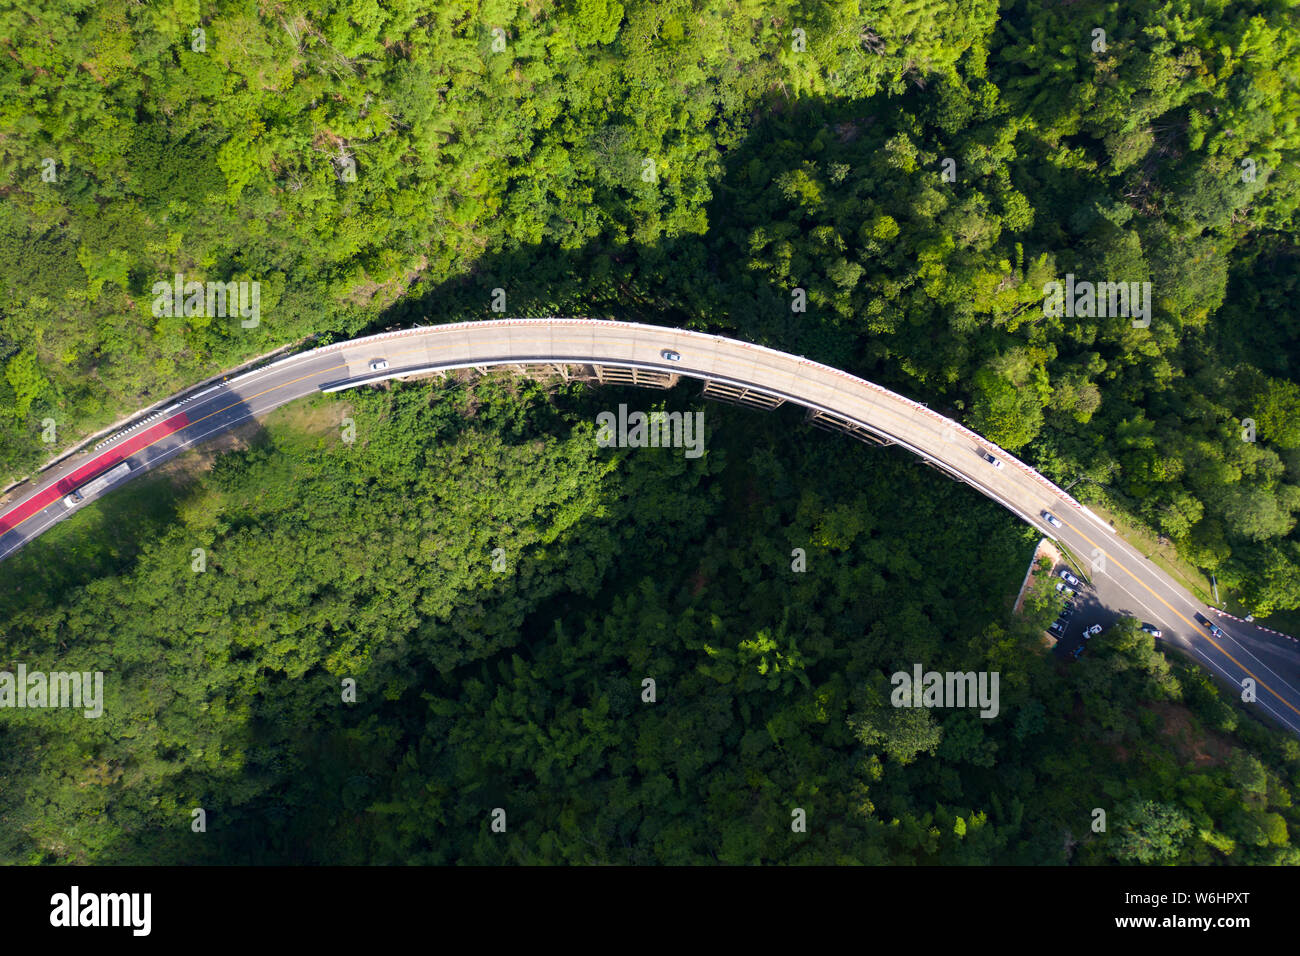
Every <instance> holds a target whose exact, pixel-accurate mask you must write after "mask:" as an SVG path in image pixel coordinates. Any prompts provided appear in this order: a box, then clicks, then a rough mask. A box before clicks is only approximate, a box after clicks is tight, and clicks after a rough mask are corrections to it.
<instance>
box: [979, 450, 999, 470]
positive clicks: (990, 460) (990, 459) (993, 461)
mask: <svg viewBox="0 0 1300 956" xmlns="http://www.w3.org/2000/svg"><path fill="white" fill-rule="evenodd" d="M980 457H981V458H983V459H984V460H985V461H987V462H988V463H989V464H990V465H992V466H993V467H994V468H1001V467H1002V462H1001V461H999V460H998V459H996V458H994V457H993V456H992V455H990V454H989V453H988V452H986V451H981V452H980Z"/></svg>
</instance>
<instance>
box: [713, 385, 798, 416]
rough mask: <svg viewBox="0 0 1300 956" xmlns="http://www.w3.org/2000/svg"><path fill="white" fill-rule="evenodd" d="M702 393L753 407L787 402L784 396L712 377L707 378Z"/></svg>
mask: <svg viewBox="0 0 1300 956" xmlns="http://www.w3.org/2000/svg"><path fill="white" fill-rule="evenodd" d="M700 394H701V395H703V396H704V397H705V398H711V399H714V400H715V401H719V402H730V403H731V404H733V405H749V406H751V407H753V408H762V409H768V410H770V409H773V408H778V407H780V406H781V405H784V404H785V399H784V398H778V397H777V396H775V395H769V394H767V393H766V392H757V391H755V390H754V389H752V388H746V387H745V386H743V385H728V384H726V383H725V382H715V381H712V380H711V379H706V380H705V382H704V391H703V392H701V393H700Z"/></svg>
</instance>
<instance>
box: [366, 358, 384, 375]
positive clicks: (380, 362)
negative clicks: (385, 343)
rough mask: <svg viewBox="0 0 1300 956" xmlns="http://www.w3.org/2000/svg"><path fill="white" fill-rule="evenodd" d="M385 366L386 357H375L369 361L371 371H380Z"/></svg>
mask: <svg viewBox="0 0 1300 956" xmlns="http://www.w3.org/2000/svg"><path fill="white" fill-rule="evenodd" d="M386 368H388V360H387V359H375V360H374V361H373V362H371V363H370V371H372V372H382V371H383V370H384V369H386Z"/></svg>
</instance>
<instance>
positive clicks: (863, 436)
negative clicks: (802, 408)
mask: <svg viewBox="0 0 1300 956" xmlns="http://www.w3.org/2000/svg"><path fill="white" fill-rule="evenodd" d="M805 421H807V422H808V424H809V425H812V426H813V427H814V428H820V429H822V430H823V431H828V432H839V433H840V434H842V435H849V436H852V437H853V438H856V439H858V440H859V441H865V442H870V443H872V444H874V445H881V446H883V447H886V448H887V447H888V446H890V445H893V444H894V441H893V440H892V439H889V438H884V437H882V436H880V435H877V434H876V433H875V432H873V431H871V430H870V429H866V428H863V427H862V426H861V425H859V424H858V423H857V422H851V421H849V420H848V419H847V418H840V417H839V416H838V415H831V414H829V413H828V412H823V411H820V410H819V409H816V408H810V409H808V417H807V418H806V419H805Z"/></svg>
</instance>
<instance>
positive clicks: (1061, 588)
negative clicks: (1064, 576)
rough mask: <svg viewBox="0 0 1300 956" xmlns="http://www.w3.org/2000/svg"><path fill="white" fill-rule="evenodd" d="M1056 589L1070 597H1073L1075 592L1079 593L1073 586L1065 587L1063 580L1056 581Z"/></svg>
mask: <svg viewBox="0 0 1300 956" xmlns="http://www.w3.org/2000/svg"><path fill="white" fill-rule="evenodd" d="M1056 590H1058V591H1060V592H1061V593H1062V594H1064V595H1065V596H1066V597H1067V598H1072V597H1074V596H1075V595H1076V594H1078V593H1079V592H1078V591H1076V590H1075V589H1074V588H1071V587H1066V585H1065V582H1064V581H1057V582H1056Z"/></svg>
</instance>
